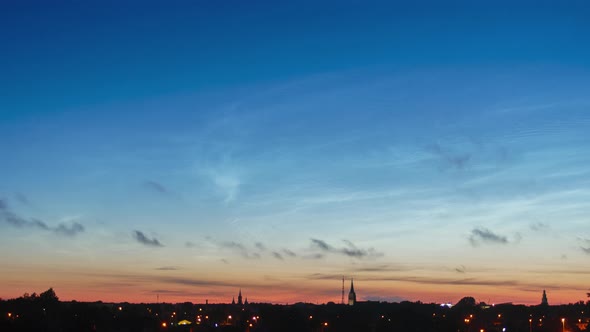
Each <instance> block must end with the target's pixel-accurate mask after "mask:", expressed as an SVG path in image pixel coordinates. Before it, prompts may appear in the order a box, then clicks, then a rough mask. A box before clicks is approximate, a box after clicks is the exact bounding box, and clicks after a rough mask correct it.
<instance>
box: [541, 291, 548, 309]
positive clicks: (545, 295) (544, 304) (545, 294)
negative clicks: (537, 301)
mask: <svg viewBox="0 0 590 332" xmlns="http://www.w3.org/2000/svg"><path fill="white" fill-rule="evenodd" d="M541 305H542V306H547V305H549V301H547V293H546V292H545V290H544V289H543V299H541Z"/></svg>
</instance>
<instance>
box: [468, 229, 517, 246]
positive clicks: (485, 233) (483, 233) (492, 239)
mask: <svg viewBox="0 0 590 332" xmlns="http://www.w3.org/2000/svg"><path fill="white" fill-rule="evenodd" d="M469 242H471V245H472V246H474V247H476V246H478V245H479V243H481V242H483V243H491V244H508V238H506V236H503V235H498V234H496V233H494V232H492V231H490V230H489V229H487V228H475V229H473V230H472V231H471V235H470V236H469Z"/></svg>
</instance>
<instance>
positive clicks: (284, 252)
mask: <svg viewBox="0 0 590 332" xmlns="http://www.w3.org/2000/svg"><path fill="white" fill-rule="evenodd" d="M282 252H283V254H285V255H287V256H289V257H297V254H296V253H295V252H293V251H291V250H289V249H283V251H282Z"/></svg>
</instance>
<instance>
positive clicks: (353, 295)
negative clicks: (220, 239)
mask: <svg viewBox="0 0 590 332" xmlns="http://www.w3.org/2000/svg"><path fill="white" fill-rule="evenodd" d="M355 303H356V293H355V292H354V282H353V280H352V278H351V279H350V292H349V293H348V305H354V304H355Z"/></svg>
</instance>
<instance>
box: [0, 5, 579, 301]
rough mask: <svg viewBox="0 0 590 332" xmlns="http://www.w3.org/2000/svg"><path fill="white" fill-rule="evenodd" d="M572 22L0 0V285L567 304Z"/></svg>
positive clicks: (117, 295) (67, 293) (81, 293)
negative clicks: (350, 284)
mask: <svg viewBox="0 0 590 332" xmlns="http://www.w3.org/2000/svg"><path fill="white" fill-rule="evenodd" d="M589 14H590V6H588V4H585V3H580V4H578V5H575V4H570V5H569V6H565V5H564V4H562V3H557V2H555V3H554V4H546V5H545V4H538V3H534V4H533V3H530V4H521V5H518V6H515V5H511V4H508V3H506V4H503V5H502V4H499V3H494V4H492V3H490V4H486V5H481V4H479V5H478V4H473V3H471V2H465V3H461V2H456V3H445V4H429V3H428V2H427V3H421V4H419V5H416V6H407V5H402V4H396V3H391V2H371V3H368V2H365V1H358V2H357V1H338V2H322V3H317V2H316V1H296V2H293V3H291V4H280V3H277V2H276V1H193V2H184V1H182V2H175V3H174V4H169V3H166V4H164V3H162V2H149V1H147V2H146V1H141V2H125V3H121V2H119V1H113V2H111V1H106V2H100V3H89V2H85V1H82V2H79V1H78V2H75V1H58V2H52V3H51V4H50V3H48V2H42V1H31V2H20V1H18V2H4V3H2V4H1V5H0V133H1V137H0V138H1V139H0V151H1V152H2V153H1V161H0V230H1V231H0V252H1V253H2V254H1V255H0V266H1V273H0V297H2V298H11V297H17V296H20V295H22V294H23V293H25V292H29V293H31V292H42V291H44V290H46V289H47V288H49V287H54V288H55V290H56V292H57V294H58V296H60V298H61V299H64V300H72V299H76V300H79V301H96V300H103V301H130V302H154V301H156V299H157V297H158V296H159V299H160V300H161V301H166V302H181V301H192V302H205V300H209V301H210V302H228V301H231V298H232V296H235V295H236V294H237V292H238V290H239V289H240V288H241V289H242V291H243V293H244V295H245V296H247V297H248V299H249V301H251V302H263V301H266V302H274V303H286V302H289V303H293V302H296V301H304V302H314V303H316V302H319V303H322V302H328V301H334V302H339V301H340V288H341V280H342V277H345V278H347V279H349V278H354V279H355V286H356V288H357V289H356V290H357V294H358V296H359V300H383V301H400V300H411V301H417V300H421V301H423V302H456V301H458V300H459V299H460V298H462V297H464V296H474V297H475V298H476V299H478V300H480V301H486V302H491V303H501V302H515V303H525V304H537V303H540V301H541V294H542V291H543V289H546V290H547V293H548V295H549V301H550V303H552V304H557V303H569V302H577V301H579V300H581V299H584V298H585V294H586V292H587V291H588V288H589V287H590V285H589V284H588V282H587V281H588V277H589V276H590V269H588V268H587V267H588V263H589V262H590V229H589V227H588V226H589V225H590V219H589V216H590V166H589V165H590V46H589V45H590V43H589V42H588V36H590V21H589V20H588V15H589Z"/></svg>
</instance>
